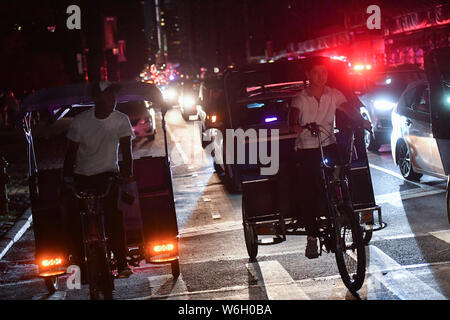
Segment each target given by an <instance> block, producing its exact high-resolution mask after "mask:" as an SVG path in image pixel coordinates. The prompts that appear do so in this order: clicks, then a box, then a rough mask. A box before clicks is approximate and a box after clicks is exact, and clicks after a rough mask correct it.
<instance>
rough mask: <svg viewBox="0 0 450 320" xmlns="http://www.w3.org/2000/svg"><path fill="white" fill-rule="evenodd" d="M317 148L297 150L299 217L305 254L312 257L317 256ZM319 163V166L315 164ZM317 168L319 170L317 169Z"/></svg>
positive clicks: (318, 190) (318, 172)
mask: <svg viewBox="0 0 450 320" xmlns="http://www.w3.org/2000/svg"><path fill="white" fill-rule="evenodd" d="M318 155H319V154H318V153H317V150H314V149H310V150H301V151H299V152H297V157H298V160H299V167H298V170H297V173H298V185H299V193H300V194H299V199H300V201H301V203H300V208H301V217H302V219H303V221H304V224H305V230H306V234H307V245H306V250H305V256H306V257H307V258H310V259H313V258H317V257H318V256H319V254H318V246H317V237H318V236H319V225H318V222H317V219H316V217H317V213H318V208H319V206H318V201H319V198H320V197H319V195H320V193H321V192H320V189H319V188H318V184H319V183H320V163H319V162H318V161H319V159H318ZM318 164H319V167H318V166H317V165H318ZM318 168H319V170H318Z"/></svg>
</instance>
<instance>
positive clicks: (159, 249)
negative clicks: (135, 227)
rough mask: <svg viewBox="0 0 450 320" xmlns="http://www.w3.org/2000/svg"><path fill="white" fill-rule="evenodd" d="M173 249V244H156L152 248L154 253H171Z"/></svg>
mask: <svg viewBox="0 0 450 320" xmlns="http://www.w3.org/2000/svg"><path fill="white" fill-rule="evenodd" d="M174 249H175V245H174V244H173V243H166V244H158V245H155V246H153V251H154V252H158V253H160V252H167V251H173V250H174Z"/></svg>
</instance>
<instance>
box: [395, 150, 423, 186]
mask: <svg viewBox="0 0 450 320" xmlns="http://www.w3.org/2000/svg"><path fill="white" fill-rule="evenodd" d="M397 164H398V167H399V169H400V173H401V174H402V176H403V177H404V178H405V179H407V180H411V181H419V179H420V178H421V177H422V174H420V173H417V172H415V171H414V169H413V166H412V161H411V156H410V153H409V148H408V146H407V145H406V142H404V141H401V142H400V144H399V145H398V146H397Z"/></svg>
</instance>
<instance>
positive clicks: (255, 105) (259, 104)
mask: <svg viewBox="0 0 450 320" xmlns="http://www.w3.org/2000/svg"><path fill="white" fill-rule="evenodd" d="M261 107H264V103H258V102H254V103H249V104H247V109H256V108H261Z"/></svg>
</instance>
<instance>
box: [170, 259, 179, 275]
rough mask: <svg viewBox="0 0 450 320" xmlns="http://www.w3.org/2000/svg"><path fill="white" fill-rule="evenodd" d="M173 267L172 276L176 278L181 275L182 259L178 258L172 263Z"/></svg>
mask: <svg viewBox="0 0 450 320" xmlns="http://www.w3.org/2000/svg"><path fill="white" fill-rule="evenodd" d="M170 266H171V268H172V276H173V277H174V278H175V279H176V278H178V277H179V276H180V260H179V259H176V260H174V261H172V262H171V263H170Z"/></svg>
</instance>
